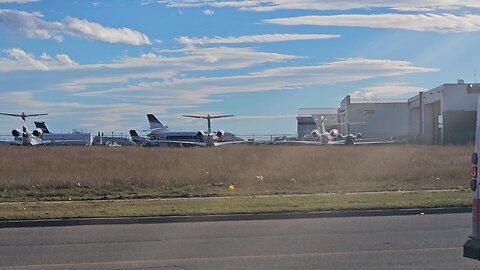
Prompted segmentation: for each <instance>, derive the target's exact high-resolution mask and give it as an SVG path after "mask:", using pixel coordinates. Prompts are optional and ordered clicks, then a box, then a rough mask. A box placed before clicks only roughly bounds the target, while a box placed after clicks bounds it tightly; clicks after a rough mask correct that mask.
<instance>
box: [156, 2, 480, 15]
mask: <svg viewBox="0 0 480 270" xmlns="http://www.w3.org/2000/svg"><path fill="white" fill-rule="evenodd" d="M159 2H160V3H163V4H165V5H167V6H168V7H174V8H185V7H202V6H211V7H218V8H221V7H234V8H239V9H240V10H250V11H262V12H265V11H275V10H284V9H290V10H294V9H299V10H352V9H372V8H389V9H396V10H403V11H419V10H423V11H432V10H442V9H443V10H451V9H458V8H462V7H463V8H480V2H479V1H477V0H465V1H452V0H362V1H357V0H322V1H318V0H295V1H291V0H261V1H254V0H238V1H220V0H196V1H192V0H162V1H159Z"/></svg>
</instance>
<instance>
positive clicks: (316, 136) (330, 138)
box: [300, 115, 339, 144]
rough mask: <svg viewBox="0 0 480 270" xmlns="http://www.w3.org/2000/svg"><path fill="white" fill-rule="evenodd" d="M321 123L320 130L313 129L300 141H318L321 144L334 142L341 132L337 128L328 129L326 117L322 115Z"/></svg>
mask: <svg viewBox="0 0 480 270" xmlns="http://www.w3.org/2000/svg"><path fill="white" fill-rule="evenodd" d="M320 120H321V124H320V130H318V129H315V130H312V131H311V132H310V133H307V134H305V136H303V139H302V140H300V142H302V141H303V142H318V143H319V144H334V142H335V140H336V139H337V138H338V136H339V132H338V130H337V129H335V128H334V129H331V130H330V131H328V132H327V131H326V129H325V120H326V118H325V117H324V116H323V115H322V117H321V119H320Z"/></svg>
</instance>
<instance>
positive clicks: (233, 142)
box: [213, 141, 251, 146]
mask: <svg viewBox="0 0 480 270" xmlns="http://www.w3.org/2000/svg"><path fill="white" fill-rule="evenodd" d="M244 143H246V144H248V143H251V142H249V141H231V142H215V143H213V145H214V146H223V145H229V144H244Z"/></svg>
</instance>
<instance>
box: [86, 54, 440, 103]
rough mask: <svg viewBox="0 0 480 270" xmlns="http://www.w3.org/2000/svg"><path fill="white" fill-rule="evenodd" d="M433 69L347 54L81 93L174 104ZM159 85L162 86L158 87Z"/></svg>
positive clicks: (402, 62)
mask: <svg viewBox="0 0 480 270" xmlns="http://www.w3.org/2000/svg"><path fill="white" fill-rule="evenodd" d="M435 71H437V70H436V69H433V68H424V67H415V66H413V65H412V64H411V63H410V62H407V61H395V60H381V59H363V58H350V59H340V60H338V61H334V62H330V63H326V64H322V65H316V66H296V67H284V68H272V69H267V70H263V71H260V72H256V73H250V74H247V75H239V76H226V77H210V78H206V77H199V78H172V79H171V80H168V81H164V82H153V83H142V84H134V85H128V86H126V87H118V88H110V89H109V90H106V91H95V92H89V91H88V90H87V91H85V92H83V93H80V95H85V96H116V97H125V98H126V97H132V95H133V96H135V98H136V99H141V98H147V97H148V98H149V99H150V100H152V101H153V100H155V99H158V100H164V101H165V100H170V101H171V102H173V101H174V102H175V103H176V104H184V105H188V104H201V103H206V102H212V100H209V98H210V97H211V96H212V95H218V94H230V93H242V92H260V91H274V90H285V89H302V88H304V87H307V86H318V85H329V84H337V83H344V82H352V81H360V80H366V79H371V78H381V77H390V76H401V75H407V74H412V73H424V72H435ZM159 89H161V90H159Z"/></svg>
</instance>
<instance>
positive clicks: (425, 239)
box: [0, 213, 478, 270]
mask: <svg viewBox="0 0 480 270" xmlns="http://www.w3.org/2000/svg"><path fill="white" fill-rule="evenodd" d="M470 230H471V214H469V213H460V214H436V215H429V214H424V215H409V216H375V217H336V218H310V219H283V220H251V221H219V222H194V223H166V224H130V225H92V226H68V227H37V228H4V229H0V265H1V266H0V269H213V270H215V269H474V267H478V262H477V261H474V260H470V259H466V258H463V257H462V245H463V243H464V242H465V240H466V239H467V236H468V235H469V234H470Z"/></svg>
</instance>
